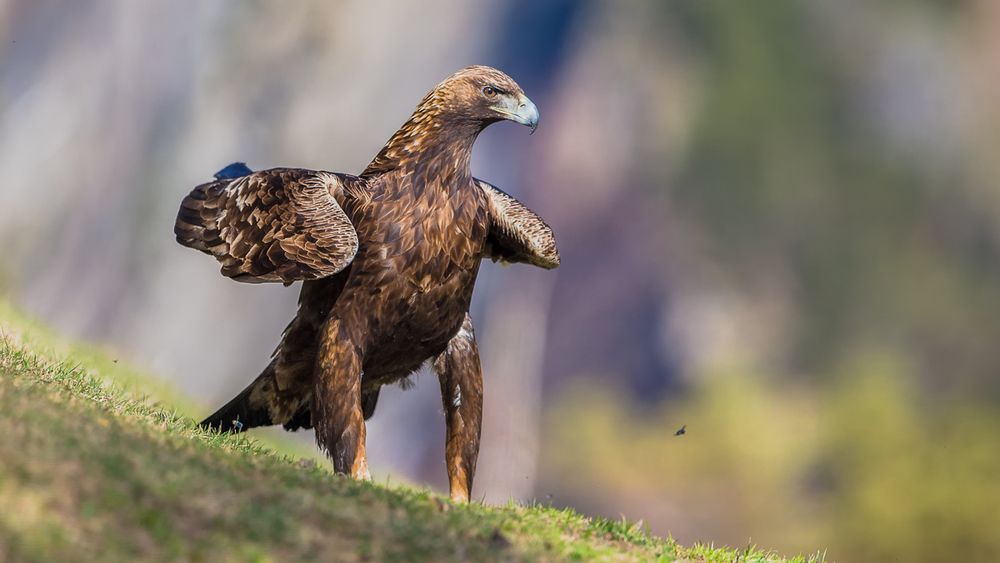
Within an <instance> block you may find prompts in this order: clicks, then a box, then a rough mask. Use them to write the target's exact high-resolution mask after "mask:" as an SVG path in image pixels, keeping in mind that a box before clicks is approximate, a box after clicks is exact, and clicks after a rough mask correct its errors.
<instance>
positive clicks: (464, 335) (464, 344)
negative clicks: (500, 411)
mask: <svg viewBox="0 0 1000 563" xmlns="http://www.w3.org/2000/svg"><path fill="white" fill-rule="evenodd" d="M434 371H435V372H436V373H437V375H438V380H439V381H440V383H441V401H442V403H443V405H444V413H445V418H446V424H447V428H448V430H447V438H446V445H445V462H446V464H447V466H448V482H449V490H450V493H451V500H453V501H456V502H468V500H469V498H470V497H471V495H472V479H473V477H474V476H475V474H476V458H478V457H479V436H480V431H481V429H482V422H483V372H482V369H481V367H480V365H479V348H478V347H477V346H476V336H475V334H474V333H473V330H472V319H471V318H470V317H469V315H468V313H466V315H465V321H464V322H463V323H462V328H461V329H459V331H458V334H456V335H455V336H453V337H452V339H451V341H449V342H448V347H447V348H446V349H445V351H444V352H442V353H441V354H440V355H439V356H437V357H436V358H435V359H434Z"/></svg>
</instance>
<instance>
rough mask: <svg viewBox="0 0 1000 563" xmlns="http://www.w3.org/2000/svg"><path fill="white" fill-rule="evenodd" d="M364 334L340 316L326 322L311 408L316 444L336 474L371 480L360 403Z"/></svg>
mask: <svg viewBox="0 0 1000 563" xmlns="http://www.w3.org/2000/svg"><path fill="white" fill-rule="evenodd" d="M362 334H363V331H361V330H359V329H358V326H357V324H356V323H351V322H350V321H348V320H346V319H342V318H339V317H337V316H331V317H330V318H329V319H328V320H327V322H326V324H325V325H324V327H323V334H322V336H321V338H322V341H321V344H320V349H319V357H318V358H317V362H316V381H315V390H314V392H313V405H312V412H313V424H314V426H315V427H316V442H317V443H318V444H319V445H320V447H321V448H323V449H324V450H326V452H327V455H329V456H330V458H331V459H332V460H333V468H334V470H335V471H336V472H337V473H342V474H347V475H351V476H352V477H354V478H356V479H368V478H370V475H369V473H368V457H367V455H366V454H365V419H364V411H363V407H362V399H361V366H362V350H361V347H360V346H359V344H360V343H361V342H362V340H361V336H362Z"/></svg>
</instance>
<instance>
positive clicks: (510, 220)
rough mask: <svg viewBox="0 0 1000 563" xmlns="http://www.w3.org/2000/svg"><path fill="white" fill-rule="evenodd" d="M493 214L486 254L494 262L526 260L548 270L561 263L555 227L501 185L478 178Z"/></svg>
mask: <svg viewBox="0 0 1000 563" xmlns="http://www.w3.org/2000/svg"><path fill="white" fill-rule="evenodd" d="M475 182H476V184H477V185H478V186H479V187H480V188H482V190H483V192H484V193H485V194H486V204H487V208H488V209H489V215H490V231H489V235H488V236H487V250H486V255H487V256H489V257H490V258H491V259H493V261H494V262H496V261H498V260H499V261H502V262H523V263H528V264H534V265H535V266H539V267H541V268H545V269H546V270H551V269H552V268H555V267H556V266H558V265H559V250H558V249H557V248H556V238H555V236H554V235H553V234H552V228H551V227H549V226H548V224H546V223H545V221H543V220H542V218H541V217H539V216H538V215H537V214H535V212H534V211H532V210H530V209H528V208H527V207H525V205H524V204H523V203H521V202H520V201H518V200H516V199H514V198H513V197H511V196H510V195H508V194H507V193H506V192H504V191H503V190H501V189H500V188H498V187H496V186H494V185H492V184H490V183H488V182H484V181H482V180H479V179H476V180H475Z"/></svg>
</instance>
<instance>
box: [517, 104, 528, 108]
mask: <svg viewBox="0 0 1000 563" xmlns="http://www.w3.org/2000/svg"><path fill="white" fill-rule="evenodd" d="M527 105H528V104H521V105H519V106H517V107H519V108H523V107H525V106H527Z"/></svg>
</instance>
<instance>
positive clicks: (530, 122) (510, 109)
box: [493, 94, 538, 133]
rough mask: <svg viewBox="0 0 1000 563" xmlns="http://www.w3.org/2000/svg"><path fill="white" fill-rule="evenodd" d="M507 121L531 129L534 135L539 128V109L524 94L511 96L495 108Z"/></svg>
mask: <svg viewBox="0 0 1000 563" xmlns="http://www.w3.org/2000/svg"><path fill="white" fill-rule="evenodd" d="M493 109H495V110H496V111H497V113H500V114H501V115H503V116H504V117H505V118H506V119H509V120H511V121H515V122H517V123H520V124H521V125H527V126H528V127H531V132H532V133H534V132H535V129H536V128H537V127H538V108H537V107H536V106H535V104H534V103H533V102H532V101H531V100H529V99H528V97H527V96H525V95H524V94H519V95H517V96H516V97H515V96H510V97H508V98H507V99H506V100H504V103H503V104H502V105H500V106H497V107H494V108H493Z"/></svg>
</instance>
